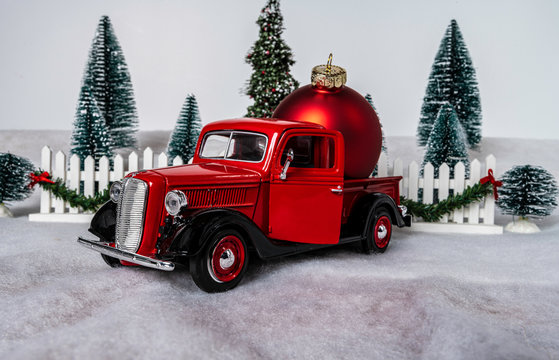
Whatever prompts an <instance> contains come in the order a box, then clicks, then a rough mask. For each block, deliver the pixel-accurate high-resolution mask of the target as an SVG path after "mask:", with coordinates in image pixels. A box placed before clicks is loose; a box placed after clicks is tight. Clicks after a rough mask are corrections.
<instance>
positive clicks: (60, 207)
mask: <svg viewBox="0 0 559 360" xmlns="http://www.w3.org/2000/svg"><path fill="white" fill-rule="evenodd" d="M54 163H55V167H54V174H53V176H54V177H55V178H60V179H62V183H63V184H64V185H66V154H64V153H63V152H62V151H59V152H57V153H56V156H55V158H54ZM65 210H66V203H65V202H64V200H62V199H54V212H55V213H57V214H63V213H64V212H65Z"/></svg>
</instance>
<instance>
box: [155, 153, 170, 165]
mask: <svg viewBox="0 0 559 360" xmlns="http://www.w3.org/2000/svg"><path fill="white" fill-rule="evenodd" d="M167 166H169V162H168V160H167V154H165V153H164V152H162V153H161V154H159V156H158V157H157V167H160V168H163V167H167Z"/></svg>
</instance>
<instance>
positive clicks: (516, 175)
mask: <svg viewBox="0 0 559 360" xmlns="http://www.w3.org/2000/svg"><path fill="white" fill-rule="evenodd" d="M501 181H502V182H503V186H501V187H500V188H499V200H498V201H497V205H498V206H499V208H501V210H502V213H503V214H506V215H516V216H520V217H523V218H526V217H539V216H548V215H550V214H551V213H552V212H553V209H555V208H556V207H557V192H558V191H557V182H556V181H555V178H554V177H553V175H551V173H550V172H548V171H547V170H545V169H544V168H542V167H541V166H532V165H523V166H515V167H513V168H512V169H510V170H508V171H507V172H505V173H504V174H503V177H502V179H501Z"/></svg>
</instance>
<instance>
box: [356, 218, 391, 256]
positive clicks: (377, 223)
mask: <svg viewBox="0 0 559 360" xmlns="http://www.w3.org/2000/svg"><path fill="white" fill-rule="evenodd" d="M391 236H392V222H391V221H390V214H389V213H388V210H386V209H383V208H381V209H378V210H375V215H374V217H373V221H372V222H371V225H370V226H369V233H368V234H367V239H366V240H365V241H366V242H365V244H363V249H364V250H365V252H370V251H371V250H372V251H374V252H380V253H383V252H385V251H386V248H387V247H388V244H389V243H390V238H391Z"/></svg>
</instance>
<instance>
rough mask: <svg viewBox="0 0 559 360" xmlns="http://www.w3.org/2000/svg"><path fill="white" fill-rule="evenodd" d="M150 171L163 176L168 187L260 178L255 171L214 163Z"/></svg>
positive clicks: (244, 181)
mask: <svg viewBox="0 0 559 360" xmlns="http://www.w3.org/2000/svg"><path fill="white" fill-rule="evenodd" d="M150 171H153V172H154V173H156V174H158V175H161V176H163V177H164V178H165V179H166V180H167V186H168V187H180V186H190V185H216V184H219V185H225V184H230V183H240V182H242V183H255V182H260V180H261V176H260V174H259V173H258V172H256V171H253V170H247V169H243V168H240V167H236V166H230V165H222V164H214V163H208V164H191V165H181V166H174V167H169V168H160V169H154V170H150Z"/></svg>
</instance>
